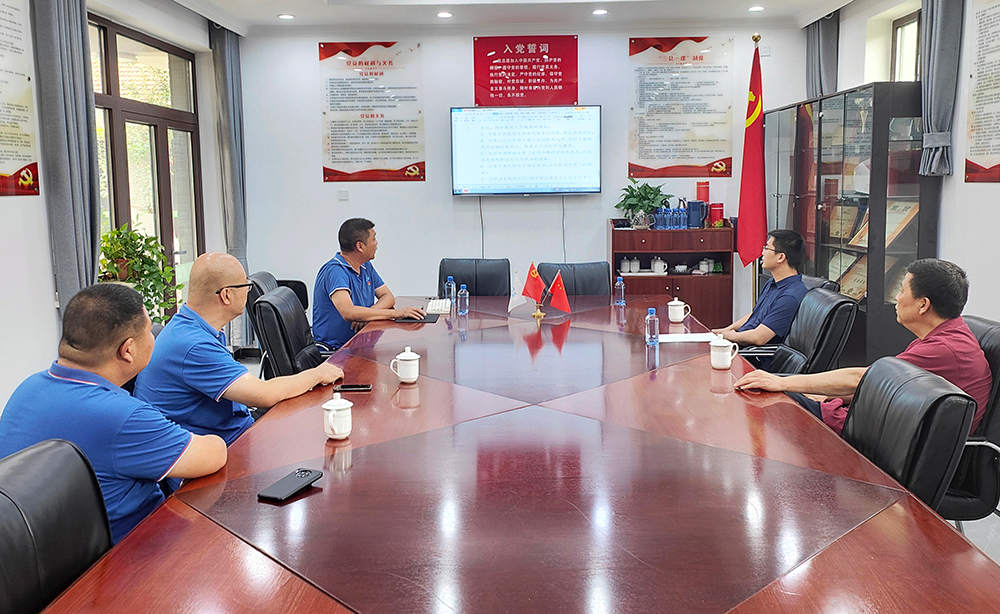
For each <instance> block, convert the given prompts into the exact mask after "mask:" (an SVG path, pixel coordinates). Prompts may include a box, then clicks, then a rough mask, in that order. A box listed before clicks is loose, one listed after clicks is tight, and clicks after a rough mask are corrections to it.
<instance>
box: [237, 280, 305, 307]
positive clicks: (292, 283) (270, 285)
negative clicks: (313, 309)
mask: <svg viewBox="0 0 1000 614" xmlns="http://www.w3.org/2000/svg"><path fill="white" fill-rule="evenodd" d="M250 281H251V282H253V286H251V288H250V292H249V294H247V306H250V305H253V304H254V302H256V301H257V299H259V298H260V297H262V296H264V295H265V294H267V293H268V292H270V291H271V290H274V289H275V288H279V287H285V288H290V289H291V290H292V292H294V293H295V296H296V297H298V299H299V302H300V303H302V310H303V311H305V310H306V309H309V288H308V287H306V284H305V282H303V281H300V280H298V279H275V278H274V275H272V274H271V273H269V272H267V271H257V272H256V273H254V274H252V275H250Z"/></svg>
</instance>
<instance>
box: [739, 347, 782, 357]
mask: <svg viewBox="0 0 1000 614" xmlns="http://www.w3.org/2000/svg"><path fill="white" fill-rule="evenodd" d="M777 351H778V346H777V345H773V344H772V345H748V346H747V347H745V348H740V356H756V357H758V358H766V357H768V356H774V353H775V352H777Z"/></svg>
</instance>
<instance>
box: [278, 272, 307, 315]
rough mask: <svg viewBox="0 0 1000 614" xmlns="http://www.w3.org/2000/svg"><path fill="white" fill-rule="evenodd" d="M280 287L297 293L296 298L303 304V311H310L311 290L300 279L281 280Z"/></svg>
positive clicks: (279, 281)
mask: <svg viewBox="0 0 1000 614" xmlns="http://www.w3.org/2000/svg"><path fill="white" fill-rule="evenodd" d="M278 285H279V286H284V287H286V288H289V289H291V291H292V292H294V293H295V296H296V297H298V299H299V302H300V303H302V309H303V310H306V309H309V288H308V287H307V286H306V283H305V282H304V281H300V280H298V279H279V280H278Z"/></svg>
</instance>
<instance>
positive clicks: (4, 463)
mask: <svg viewBox="0 0 1000 614" xmlns="http://www.w3.org/2000/svg"><path fill="white" fill-rule="evenodd" d="M109 548H111V528H110V526H109V525H108V514H107V511H106V510H105V508H104V498H103V496H102V495H101V487H100V485H99V484H98V483H97V477H96V476H95V475H94V470H93V469H92V468H91V466H90V463H89V462H88V461H87V457H86V456H84V454H83V452H81V451H80V449H79V448H77V447H76V446H75V445H73V444H72V443H70V442H68V441H64V440H62V439H50V440H48V441H43V442H41V443H37V444H35V445H33V446H31V447H30V448H26V449H24V450H21V451H20V452H16V453H14V454H11V455H10V456H8V457H6V458H3V459H0V552H2V555H0V614H14V613H18V614H23V613H25V612H38V611H39V610H41V609H42V608H44V607H45V606H46V605H48V603H49V602H50V601H52V600H53V599H54V598H55V597H56V596H57V595H59V593H61V592H62V591H63V590H65V588H66V587H67V586H69V585H70V584H71V583H72V582H73V581H74V580H76V578H77V577H78V576H80V574H82V573H83V572H84V571H86V570H87V568H88V567H90V566H91V565H92V564H93V563H94V561H96V560H97V559H99V558H100V557H101V555H103V554H104V553H105V552H107V551H108V549H109Z"/></svg>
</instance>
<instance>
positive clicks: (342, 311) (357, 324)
mask: <svg viewBox="0 0 1000 614" xmlns="http://www.w3.org/2000/svg"><path fill="white" fill-rule="evenodd" d="M337 235H338V237H337V238H338V239H339V241H340V251H339V252H338V253H337V255H336V256H334V257H333V258H332V259H331V260H330V261H329V262H327V263H326V264H324V265H323V266H322V268H320V270H319V273H317V274H316V286H315V289H314V290H313V336H314V337H315V338H316V340H317V341H319V342H320V343H324V344H326V345H328V346H329V347H330V348H331V349H336V348H339V347H340V346H342V345H344V344H345V343H347V342H348V341H349V340H350V339H351V337H353V336H354V333H356V332H357V331H359V330H361V328H362V327H364V325H365V323H366V322H372V321H374V320H394V319H396V318H415V319H419V318H422V317H424V311H423V310H422V309H421V308H419V307H403V308H401V309H394V308H393V307H395V305H396V297H395V296H393V294H392V292H390V291H389V286H387V285H385V282H383V281H382V278H381V277H379V276H378V273H377V272H376V271H375V267H374V266H372V263H371V261H372V260H374V259H375V250H377V249H378V241H377V240H376V239H375V224H374V223H372V222H370V221H369V220H366V219H364V218H360V217H356V218H352V219H349V220H347V221H346V222H344V223H343V224H341V226H340V232H339V233H337Z"/></svg>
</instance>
